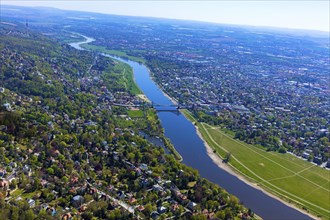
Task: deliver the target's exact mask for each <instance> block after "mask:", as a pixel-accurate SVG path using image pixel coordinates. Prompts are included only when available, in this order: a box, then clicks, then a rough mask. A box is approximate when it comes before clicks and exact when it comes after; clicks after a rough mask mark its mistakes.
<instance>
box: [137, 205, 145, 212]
mask: <svg viewBox="0 0 330 220" xmlns="http://www.w3.org/2000/svg"><path fill="white" fill-rule="evenodd" d="M136 209H137V210H138V211H139V212H143V211H144V206H143V205H139V206H138V207H137V208H136Z"/></svg>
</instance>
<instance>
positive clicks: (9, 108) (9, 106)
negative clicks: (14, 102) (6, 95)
mask: <svg viewBox="0 0 330 220" xmlns="http://www.w3.org/2000/svg"><path fill="white" fill-rule="evenodd" d="M3 107H4V108H5V109H6V111H9V112H10V111H11V105H10V104H9V103H5V104H3Z"/></svg>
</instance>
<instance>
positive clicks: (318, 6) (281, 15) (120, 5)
mask: <svg viewBox="0 0 330 220" xmlns="http://www.w3.org/2000/svg"><path fill="white" fill-rule="evenodd" d="M1 4H6V5H21V6H47V7H55V8H60V9H67V10H77V11H90V12H101V13H106V14H116V15H132V16H146V17H161V18H174V19H185V20H197V21H207V22H215V23H221V24H239V25H252V26H266V27H284V28H294V29H308V30H321V31H326V32H330V0H310V1H304V0H291V1H290V0H289V1H287V0H275V1H272V0H256V1H249V0H231V1H227V0H213V1H201V0H194V1H189V0H182V1H176V0H167V1H162V0H153V1H152V0H149V1H138V0H135V1H127V0H121V1H113V0H109V1H107V0H103V1H89V0H82V1H78V0H75V1H70V0H55V1H48V0H38V1H29V0H20V1H14V0H1Z"/></svg>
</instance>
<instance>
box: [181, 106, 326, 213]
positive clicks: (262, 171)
mask: <svg viewBox="0 0 330 220" xmlns="http://www.w3.org/2000/svg"><path fill="white" fill-rule="evenodd" d="M184 113H185V115H186V116H187V118H188V119H190V120H191V121H193V122H195V124H197V127H198V129H199V131H200V133H201V134H202V136H203V139H204V140H205V141H206V142H207V143H208V144H209V145H210V146H211V147H212V148H213V149H214V150H215V151H216V152H217V154H218V155H219V156H220V157H221V158H224V157H225V155H226V154H227V153H228V152H230V153H231V157H230V161H229V165H230V166H231V167H232V168H233V169H234V171H235V172H236V173H239V174H240V175H242V176H244V177H245V179H248V180H250V181H251V182H254V183H256V184H257V185H258V186H261V187H262V188H264V189H266V190H267V191H269V192H271V193H272V194H274V195H276V196H278V197H280V198H282V199H285V200H286V201H289V202H294V203H296V204H297V205H298V207H300V208H302V209H305V210H308V211H309V212H311V213H313V214H315V215H317V216H319V217H322V218H325V219H329V218H330V211H329V210H330V171H329V170H326V169H322V168H320V167H318V166H316V165H314V164H312V163H309V162H307V161H304V160H302V159H299V158H297V157H295V156H293V155H290V154H280V153H277V152H266V151H265V150H263V149H260V148H258V147H255V146H253V145H249V144H246V143H244V142H241V141H238V140H236V139H234V138H233V136H232V135H231V134H228V133H226V132H224V131H222V130H221V129H220V128H219V127H214V126H210V125H208V124H205V123H196V120H195V119H194V118H193V117H192V116H191V115H190V113H189V112H188V111H184Z"/></svg>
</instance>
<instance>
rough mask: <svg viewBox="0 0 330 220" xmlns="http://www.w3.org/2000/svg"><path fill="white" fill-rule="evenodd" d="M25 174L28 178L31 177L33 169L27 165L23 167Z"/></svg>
mask: <svg viewBox="0 0 330 220" xmlns="http://www.w3.org/2000/svg"><path fill="white" fill-rule="evenodd" d="M23 172H24V174H25V175H28V176H31V174H32V170H31V168H30V167H29V166H28V165H26V164H25V165H24V167H23Z"/></svg>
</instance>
